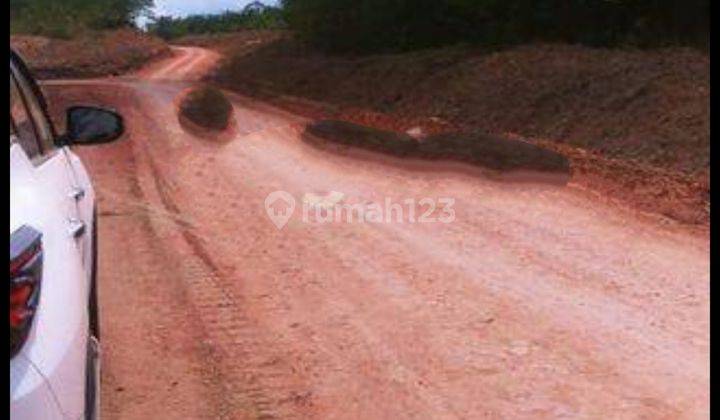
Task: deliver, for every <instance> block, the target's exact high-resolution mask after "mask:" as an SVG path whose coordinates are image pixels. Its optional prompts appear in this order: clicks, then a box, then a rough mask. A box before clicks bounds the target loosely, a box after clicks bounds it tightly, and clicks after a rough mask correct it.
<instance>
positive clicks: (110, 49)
mask: <svg viewBox="0 0 720 420" xmlns="http://www.w3.org/2000/svg"><path fill="white" fill-rule="evenodd" d="M10 45H11V46H12V47H13V48H15V49H16V50H17V51H18V52H19V53H20V54H21V55H22V57H23V58H24V59H25V61H26V62H27V64H28V66H29V67H30V68H31V69H32V70H33V71H34V73H35V74H36V76H37V77H38V78H41V79H54V78H76V77H77V78H84V77H98V76H116V75H120V74H123V73H126V72H128V71H131V70H134V69H137V68H140V67H142V66H143V65H145V64H147V63H148V62H149V61H151V60H154V59H158V58H161V57H164V56H168V55H169V53H170V49H169V48H168V46H167V45H166V44H165V43H164V42H163V41H162V40H160V39H159V38H156V37H152V36H150V35H147V34H144V33H141V32H138V31H134V30H130V29H121V30H113V31H94V32H87V33H82V34H80V35H78V36H76V37H75V38H73V39H54V38H47V37H42V36H30V35H13V36H11V37H10Z"/></svg>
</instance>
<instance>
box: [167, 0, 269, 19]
mask: <svg viewBox="0 0 720 420" xmlns="http://www.w3.org/2000/svg"><path fill="white" fill-rule="evenodd" d="M251 2H252V0H155V7H154V8H153V12H154V13H155V14H156V15H171V16H187V15H197V14H207V13H222V12H224V11H226V10H241V9H242V8H243V7H245V5H247V4H248V3H251ZM261 3H264V4H268V5H270V4H276V3H277V2H276V1H274V0H261Z"/></svg>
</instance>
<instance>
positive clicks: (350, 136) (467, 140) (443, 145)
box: [306, 120, 570, 180]
mask: <svg viewBox="0 0 720 420" xmlns="http://www.w3.org/2000/svg"><path fill="white" fill-rule="evenodd" d="M306 133H307V134H309V135H310V136H313V137H316V138H320V139H323V140H328V141H331V142H333V143H339V144H343V145H347V146H354V147H359V148H363V149H366V150H372V151H375V152H381V153H386V154H389V155H392V156H396V157H410V158H420V159H427V160H449V161H458V162H464V163H469V164H472V165H476V166H479V167H482V168H485V169H490V170H492V171H495V172H499V173H509V172H534V173H547V174H556V175H561V176H562V178H563V179H565V180H567V178H568V177H569V174H570V164H569V163H568V160H567V159H566V158H565V157H564V156H563V155H561V154H559V153H556V152H553V151H550V150H547V149H543V148H541V147H538V146H536V145H533V144H529V143H525V142H522V141H518V140H512V139H506V138H500V137H496V136H489V135H487V134H483V133H479V132H469V133H442V134H436V135H431V136H429V137H425V138H423V139H415V138H414V137H411V136H409V135H407V134H403V133H395V132H391V131H383V130H378V129H374V128H370V127H365V126H360V125H357V124H353V123H349V122H346V121H337V120H323V121H318V122H315V123H312V124H310V125H308V126H307V128H306Z"/></svg>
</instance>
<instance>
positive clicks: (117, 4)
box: [10, 0, 153, 38]
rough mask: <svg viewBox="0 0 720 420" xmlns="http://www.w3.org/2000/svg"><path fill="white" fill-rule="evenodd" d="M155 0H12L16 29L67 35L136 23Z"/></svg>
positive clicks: (60, 35) (61, 36)
mask: <svg viewBox="0 0 720 420" xmlns="http://www.w3.org/2000/svg"><path fill="white" fill-rule="evenodd" d="M152 4H153V0H10V30H11V32H13V33H27V34H33V35H46V36H51V37H58V38H68V37H71V36H73V35H75V34H77V33H78V32H81V31H84V30H88V29H90V30H102V29H115V28H119V27H125V26H133V25H134V24H135V20H136V18H137V17H138V16H140V15H141V14H142V13H145V12H147V11H148V10H149V8H150V7H151V6H152Z"/></svg>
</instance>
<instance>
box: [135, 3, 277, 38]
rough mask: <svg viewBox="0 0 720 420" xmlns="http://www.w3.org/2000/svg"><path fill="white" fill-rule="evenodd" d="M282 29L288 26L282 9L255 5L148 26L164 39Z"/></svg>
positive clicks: (162, 20) (165, 19) (159, 19)
mask: <svg viewBox="0 0 720 420" xmlns="http://www.w3.org/2000/svg"><path fill="white" fill-rule="evenodd" d="M282 27H284V20H283V16H282V11H281V10H280V9H279V8H277V7H271V6H265V5H263V4H262V3H260V2H253V3H250V4H249V5H247V6H246V7H245V8H244V9H243V10H242V11H241V12H231V11H227V12H225V13H222V14H218V15H193V16H188V17H186V18H172V17H170V16H160V17H156V18H154V19H153V22H152V23H151V24H149V25H148V31H150V32H152V33H154V34H155V35H157V36H159V37H161V38H163V39H173V38H179V37H182V36H185V35H196V34H214V33H222V32H233V31H238V30H242V29H277V28H282Z"/></svg>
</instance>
